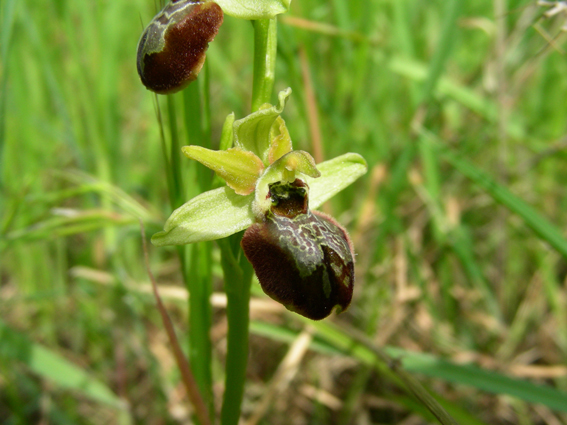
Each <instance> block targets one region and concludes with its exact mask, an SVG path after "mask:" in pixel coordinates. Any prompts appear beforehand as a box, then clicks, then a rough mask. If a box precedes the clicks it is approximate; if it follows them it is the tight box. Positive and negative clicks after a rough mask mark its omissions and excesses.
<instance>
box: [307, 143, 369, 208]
mask: <svg viewBox="0 0 567 425" xmlns="http://www.w3.org/2000/svg"><path fill="white" fill-rule="evenodd" d="M317 169H318V170H319V171H320V172H321V177H319V178H312V177H309V176H306V177H305V181H306V182H307V184H308V185H309V208H312V209H315V208H319V207H320V206H321V205H322V204H323V203H324V202H326V201H328V200H329V199H330V198H332V197H333V196H335V195H336V194H337V193H339V192H340V191H341V190H343V189H344V188H345V187H347V186H348V185H350V184H351V183H352V182H354V181H355V180H356V179H358V178H359V177H360V176H362V175H363V174H365V173H366V171H367V169H368V167H367V165H366V161H365V160H364V158H363V157H361V156H360V155H359V154H357V153H347V154H344V155H341V156H338V157H336V158H333V159H331V160H329V161H325V162H322V163H320V164H317Z"/></svg>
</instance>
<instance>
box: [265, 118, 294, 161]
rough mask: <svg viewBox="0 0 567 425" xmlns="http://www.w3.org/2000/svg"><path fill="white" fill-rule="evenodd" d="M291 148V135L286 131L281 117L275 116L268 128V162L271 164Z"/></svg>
mask: <svg viewBox="0 0 567 425" xmlns="http://www.w3.org/2000/svg"><path fill="white" fill-rule="evenodd" d="M292 149H293V147H292V144H291V137H290V135H289V132H288V131H287V127H286V125H285V121H284V120H283V118H282V117H277V118H276V121H274V124H273V125H272V128H271V130H270V151H269V153H268V162H269V163H270V164H273V163H274V162H276V161H277V160H278V159H280V158H281V157H282V156H284V155H285V154H286V153H288V152H291V150H292Z"/></svg>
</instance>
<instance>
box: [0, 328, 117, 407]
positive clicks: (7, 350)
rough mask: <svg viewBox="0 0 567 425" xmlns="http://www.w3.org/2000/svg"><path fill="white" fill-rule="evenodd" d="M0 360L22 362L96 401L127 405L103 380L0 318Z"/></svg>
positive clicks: (55, 382) (113, 404)
mask: <svg viewBox="0 0 567 425" xmlns="http://www.w3.org/2000/svg"><path fill="white" fill-rule="evenodd" d="M0 359H1V360H4V361H5V360H10V361H18V362H22V363H23V364H25V365H26V366H27V367H28V368H29V369H30V370H31V371H32V372H33V373H35V374H37V375H38V376H40V377H41V378H44V379H47V380H49V381H51V382H53V383H54V384H56V385H58V386H60V387H62V388H66V389H70V390H73V391H76V392H77V393H79V394H82V395H84V396H85V397H88V398H90V399H91V400H94V401H96V402H99V403H104V404H107V405H109V406H113V407H117V408H120V409H125V408H126V404H125V403H124V402H123V401H122V400H121V399H120V398H119V397H118V396H117V395H116V394H114V392H113V391H112V390H111V389H110V388H108V386H106V385H105V384H104V383H103V382H101V381H99V380H98V379H96V378H94V377H93V376H91V375H90V374H89V373H87V372H85V370H83V369H81V368H80V367H79V366H76V365H75V364H73V363H71V362H70V361H69V360H67V359H65V358H64V357H62V356H61V355H59V354H57V353H56V352H54V351H51V350H49V349H47V348H45V347H43V346H42V345H40V344H37V343H35V342H33V341H30V340H29V339H28V338H27V337H26V336H25V335H23V334H21V333H20V332H17V331H15V330H13V329H11V328H9V327H8V326H7V325H6V324H5V323H4V322H3V321H2V320H1V319H0Z"/></svg>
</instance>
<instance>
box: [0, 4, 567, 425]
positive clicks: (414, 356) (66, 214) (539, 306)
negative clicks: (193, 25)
mask: <svg viewBox="0 0 567 425" xmlns="http://www.w3.org/2000/svg"><path fill="white" fill-rule="evenodd" d="M535 3H536V2H535V0H534V1H528V0H510V1H508V2H506V1H505V0H492V1H489V0H477V1H474V2H462V1H459V0H447V1H434V2H423V1H418V0H398V1H381V0H370V1H362V0H350V1H341V0H331V1H324V0H293V2H292V4H291V10H290V12H289V13H287V14H285V15H281V16H280V17H279V18H278V24H277V48H278V50H277V61H276V78H275V86H274V90H273V91H272V93H271V97H270V101H271V103H273V104H275V103H276V102H277V92H279V91H280V90H283V89H285V88H287V87H291V88H292V91H293V94H292V95H291V97H290V99H289V101H288V103H287V105H286V109H285V111H284V113H283V118H284V119H285V120H286V124H287V128H288V130H289V133H290V135H291V138H292V139H293V143H294V148H295V149H301V150H305V151H308V152H310V153H311V154H312V155H313V156H314V157H315V159H316V160H317V162H320V161H322V160H325V159H331V158H334V157H337V156H339V155H342V154H344V153H346V152H356V153H359V154H361V155H362V156H363V157H364V158H365V159H366V160H367V162H368V166H369V172H368V174H367V175H366V176H364V177H363V178H361V179H359V180H358V181H357V182H355V183H354V185H352V186H350V187H349V188H348V189H347V190H344V191H343V192H341V193H340V194H338V195H337V196H335V197H334V198H333V199H332V200H331V201H330V202H328V203H327V204H325V205H324V206H323V207H322V210H324V211H326V212H332V214H333V215H334V216H335V217H336V218H337V219H338V221H340V222H341V223H342V224H343V225H344V226H345V227H346V228H348V230H349V231H350V234H351V237H352V239H353V241H354V244H355V248H356V253H357V257H356V260H357V264H356V274H357V277H356V283H355V291H354V298H353V302H352V305H351V307H350V308H349V309H348V310H347V311H346V312H344V313H343V314H341V315H338V316H336V315H332V316H331V317H330V318H328V319H325V320H324V321H321V322H312V321H309V320H308V319H304V318H302V317H301V316H298V315H296V314H294V313H291V312H288V311H287V310H285V308H283V307H282V306H281V305H279V304H277V303H275V302H273V301H272V300H270V299H268V298H267V297H265V296H264V294H263V293H262V291H261V288H260V286H259V285H258V283H257V282H255V281H254V282H253V283H252V286H251V293H252V301H251V303H250V309H249V310H250V311H249V313H250V318H251V322H250V341H249V343H250V346H249V355H248V366H247V371H246V375H245V379H246V381H245V388H244V394H243V403H242V416H243V418H244V419H245V421H247V422H246V423H248V424H275V425H279V424H282V425H285V424H290V423H293V424H341V425H343V424H344V425H346V424H359V423H361V424H362V423H377V424H378V423H380V424H397V423H428V422H431V423H434V422H435V419H433V416H432V415H431V413H430V412H429V411H428V410H427V409H426V408H425V407H424V405H423V404H422V403H421V402H420V400H421V399H420V397H419V394H417V398H416V397H414V396H412V394H411V393H408V392H406V391H404V390H403V388H404V387H409V388H410V389H411V388H413V386H412V385H413V383H414V382H415V381H419V382H421V383H422V384H423V385H424V386H425V387H426V388H428V389H430V390H431V392H432V394H433V395H434V397H435V399H437V401H438V402H439V404H440V405H441V406H442V407H443V408H444V409H445V410H446V411H447V412H448V413H449V414H450V415H451V416H452V417H453V418H454V419H455V421H456V422H458V423H459V424H463V425H464V424H522V425H531V424H533V425H535V424H552V425H555V424H567V231H565V229H567V189H566V188H565V169H566V166H565V163H566V162H567V153H566V152H567V139H566V134H567V102H566V99H567V78H566V76H567V54H566V53H565V49H567V45H566V43H565V40H566V38H567V37H566V35H567V33H566V32H561V27H562V26H563V25H564V24H565V19H567V15H566V14H557V15H555V16H551V17H546V16H544V12H545V11H547V10H549V7H545V8H542V7H538V6H537V5H536V4H535ZM157 8H158V6H157V5H156V4H154V2H151V1H147V0H129V1H125V0H113V1H95V2H80V1H70V0H36V1H34V2H32V1H30V0H20V1H16V0H3V1H2V2H1V3H0V23H1V26H0V423H1V424H10V425H11V424H29V423H50V424H51V423H53V424H108V423H110V424H132V423H140V424H163V423H167V424H176V423H188V422H189V420H190V418H191V417H192V415H193V411H192V406H191V405H190V404H189V403H188V401H187V397H186V395H185V390H184V387H183V385H182V378H181V374H180V371H179V369H178V368H177V366H176V364H175V360H174V355H173V352H172V350H171V348H170V346H169V342H168V339H167V336H166V331H165V329H164V326H163V323H162V321H161V318H160V315H159V312H158V310H157V309H156V306H155V299H154V298H153V296H152V294H151V287H150V279H149V277H148V272H147V270H146V267H145V265H144V259H143V257H144V255H143V250H142V241H141V236H140V225H139V220H142V221H143V223H144V225H145V228H146V232H147V233H148V234H149V235H151V234H154V233H156V232H158V231H160V230H162V229H163V224H164V222H165V220H166V219H167V217H168V216H169V215H170V214H171V211H172V209H173V208H175V207H178V206H179V205H181V204H182V203H183V202H185V201H186V200H188V199H190V198H192V197H194V196H196V195H197V194H199V193H202V192H203V191H205V190H208V189H210V188H211V187H215V185H217V184H218V183H219V181H218V180H217V179H214V178H213V174H212V173H211V172H210V171H209V170H208V169H206V168H205V167H203V166H202V165H200V164H198V163H197V162H196V161H190V160H188V159H187V158H186V157H185V156H184V155H183V154H182V153H181V147H182V146H185V145H190V144H191V145H200V146H205V147H208V148H213V149H218V148H219V142H220V140H221V133H222V129H223V123H224V120H225V118H226V116H227V115H228V114H229V113H231V112H234V113H235V117H236V119H240V118H242V117H244V116H246V115H247V114H249V113H250V111H251V109H256V108H258V106H259V105H260V104H261V103H263V102H264V100H265V98H266V97H267V96H270V93H269V92H270V90H269V85H270V84H269V83H264V84H262V82H261V81H260V80H259V79H257V78H256V79H253V73H254V72H256V73H257V72H258V69H259V68H261V66H262V64H261V61H260V60H259V57H258V55H256V57H255V55H254V44H255V36H256V43H258V44H261V42H262V40H261V39H259V38H258V34H259V33H261V32H262V31H264V32H268V30H267V29H266V28H264V29H262V27H261V24H258V23H256V24H255V25H251V24H250V22H247V21H245V20H239V19H235V18H231V17H228V16H225V21H224V23H223V25H222V26H221V28H220V31H219V33H218V35H217V37H216V39H215V41H214V42H213V43H211V45H210V48H209V50H208V53H207V61H206V64H205V67H204V68H203V71H202V72H201V74H200V76H199V78H198V80H197V81H196V82H194V83H192V84H191V85H190V86H189V87H188V88H187V89H186V90H185V91H183V92H181V93H178V94H175V95H170V96H167V97H166V96H159V98H157V102H156V97H155V96H154V95H153V94H151V93H150V92H148V91H147V90H146V89H145V88H144V87H143V86H142V84H141V83H140V81H139V78H138V76H137V73H136V45H137V42H138V38H139V36H140V34H141V33H142V30H143V26H144V25H145V24H146V23H147V22H149V21H150V19H151V18H152V17H153V16H154V14H155V12H156V10H157ZM255 27H256V28H255ZM270 28H273V27H270ZM270 34H271V36H273V35H274V33H273V32H270ZM264 48H265V49H268V47H266V46H264ZM164 158H165V159H164ZM238 243H239V236H233V237H230V238H227V239H224V240H221V241H218V242H201V243H198V244H194V245H188V246H185V247H181V248H175V247H165V248H156V247H153V246H150V248H149V255H150V266H151V269H152V271H153V274H154V275H155V276H156V279H157V281H158V284H159V285H160V293H161V295H162V298H163V300H164V302H165V304H166V307H167V309H168V311H169V314H170V316H171V318H172V321H173V324H174V326H175V329H176V332H177V336H178V338H179V340H180V343H181V346H182V348H183V349H184V351H185V353H186V355H187V358H188V359H189V360H190V362H191V365H192V367H193V369H194V375H195V379H196V381H197V384H198V386H199V388H200V389H201V392H202V396H203V399H204V401H205V404H206V405H207V407H208V408H209V409H210V411H211V412H214V415H215V417H217V418H218V417H220V416H221V405H222V403H223V394H224V387H225V382H229V384H228V387H229V392H228V393H227V395H226V398H227V400H225V404H224V406H223V408H222V410H223V415H224V416H228V417H230V418H229V419H227V418H225V419H224V420H225V423H228V421H229V420H230V419H232V420H234V423H236V418H235V417H234V413H232V412H238V410H239V409H240V403H238V398H239V397H241V396H242V394H241V389H240V388H239V385H240V382H241V381H242V378H243V377H244V374H243V373H242V372H243V371H242V365H243V364H244V363H245V356H246V352H245V350H241V351H244V352H240V353H237V354H236V355H232V356H229V357H228V358H227V339H228V341H229V343H228V348H229V351H230V350H231V347H232V350H236V351H237V350H238V346H239V343H240V342H241V341H242V339H240V338H242V336H243V334H242V329H245V327H246V326H247V323H246V320H245V316H243V314H241V313H244V314H245V313H246V311H247V309H248V308H247V304H246V303H242V302H241V300H242V299H246V296H247V291H248V286H247V282H249V276H250V273H251V268H250V266H249V265H248V263H247V262H246V260H245V259H244V258H243V256H242V254H241V251H240V249H239V245H238ZM223 271H224V274H226V275H228V276H231V279H232V280H233V281H234V285H236V286H234V285H233V286H232V287H230V288H228V286H229V285H227V292H228V293H227V296H225V292H224V279H223ZM185 282H187V284H186V283H185ZM227 283H228V282H227ZM187 289H188V290H189V291H188V290H187ZM188 293H189V294H190V295H191V296H190V297H189V296H188ZM210 294H212V297H211V303H208V302H207V300H208V299H209V297H210ZM227 297H228V301H229V302H230V301H231V300H233V301H234V300H237V301H234V304H233V305H235V306H237V307H238V310H232V311H229V312H228V314H227V310H226V302H227ZM243 297H244V298H243ZM227 317H228V320H229V321H230V322H232V323H235V324H236V325H235V326H236V327H237V328H238V329H239V331H238V332H240V334H239V333H238V332H237V333H233V334H232V335H231V334H230V333H229V334H228V338H227ZM209 334H210V338H209ZM236 351H232V352H236ZM386 356H390V357H391V358H393V359H395V360H393V361H389V360H388V359H387V358H386ZM225 366H226V369H225ZM225 371H228V373H229V376H228V379H227V381H225V379H226V378H227V377H226V376H225ZM240 374H242V376H240ZM422 401H423V400H422ZM414 417H415V418H414ZM404 421H407V422H404Z"/></svg>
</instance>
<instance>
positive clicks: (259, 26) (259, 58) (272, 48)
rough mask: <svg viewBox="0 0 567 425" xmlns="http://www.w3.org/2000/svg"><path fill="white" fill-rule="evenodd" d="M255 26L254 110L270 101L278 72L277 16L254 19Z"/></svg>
mask: <svg viewBox="0 0 567 425" xmlns="http://www.w3.org/2000/svg"><path fill="white" fill-rule="evenodd" d="M252 25H253V26H254V82H253V85H252V112H254V111H257V110H258V109H259V108H260V106H261V105H262V104H264V103H269V102H270V97H271V95H272V89H273V88H274V78H275V74H276V53H277V45H278V34H277V31H278V22H277V18H272V19H262V20H258V21H252Z"/></svg>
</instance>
